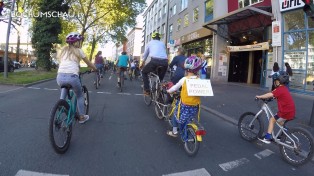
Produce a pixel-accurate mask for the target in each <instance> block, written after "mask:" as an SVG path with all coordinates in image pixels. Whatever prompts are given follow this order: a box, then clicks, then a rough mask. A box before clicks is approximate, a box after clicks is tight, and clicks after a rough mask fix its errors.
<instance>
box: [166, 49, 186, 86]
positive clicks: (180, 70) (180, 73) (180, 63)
mask: <svg viewBox="0 0 314 176" xmlns="http://www.w3.org/2000/svg"><path fill="white" fill-rule="evenodd" d="M177 54H178V55H177V56H175V57H174V58H173V59H172V61H171V63H170V65H169V67H170V68H171V69H172V68H173V67H174V66H176V67H177V68H176V70H175V72H174V76H173V77H172V78H171V82H172V83H173V84H177V82H178V81H179V80H180V79H181V78H183V77H184V74H185V68H184V61H185V59H186V56H185V50H184V49H183V48H178V51H177Z"/></svg>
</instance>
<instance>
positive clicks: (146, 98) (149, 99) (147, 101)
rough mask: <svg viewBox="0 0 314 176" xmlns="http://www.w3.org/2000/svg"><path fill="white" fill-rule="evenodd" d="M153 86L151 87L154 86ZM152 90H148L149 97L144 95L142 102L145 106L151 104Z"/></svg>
mask: <svg viewBox="0 0 314 176" xmlns="http://www.w3.org/2000/svg"><path fill="white" fill-rule="evenodd" d="M154 85H155V83H154ZM154 85H153V86H154ZM153 96H154V95H153V89H152V88H150V92H149V95H145V94H144V102H145V104H146V105H147V106H150V105H151V104H152V102H153Z"/></svg>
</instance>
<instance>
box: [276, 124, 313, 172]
mask: <svg viewBox="0 0 314 176" xmlns="http://www.w3.org/2000/svg"><path fill="white" fill-rule="evenodd" d="M288 134H289V136H290V137H291V138H292V139H293V140H294V141H295V142H296V148H294V149H291V148H289V147H286V146H284V145H280V153H281V155H282V157H283V159H284V160H285V161H286V162H288V163H289V164H291V165H293V166H300V165H303V164H305V163H307V162H308V161H310V160H311V159H312V157H313V137H312V135H311V133H309V132H308V131H307V130H305V129H303V128H289V131H288ZM281 142H284V143H286V144H288V145H290V146H291V147H293V142H292V141H291V139H289V137H287V136H286V135H283V137H282V138H281Z"/></svg>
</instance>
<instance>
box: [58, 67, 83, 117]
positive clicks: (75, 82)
mask: <svg viewBox="0 0 314 176" xmlns="http://www.w3.org/2000/svg"><path fill="white" fill-rule="evenodd" d="M57 83H58V85H59V86H60V87H61V86H62V85H65V84H70V85H71V86H72V90H73V92H74V93H75V95H76V98H77V109H78V113H79V115H81V116H82V115H84V96H83V91H82V85H81V82H80V78H79V76H78V75H75V74H71V73H58V76H57ZM64 98H65V97H63V95H61V97H60V99H64Z"/></svg>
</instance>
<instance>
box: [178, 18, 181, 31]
mask: <svg viewBox="0 0 314 176" xmlns="http://www.w3.org/2000/svg"><path fill="white" fill-rule="evenodd" d="M181 22H182V20H181V18H179V19H178V21H177V31H180V29H181Z"/></svg>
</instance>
